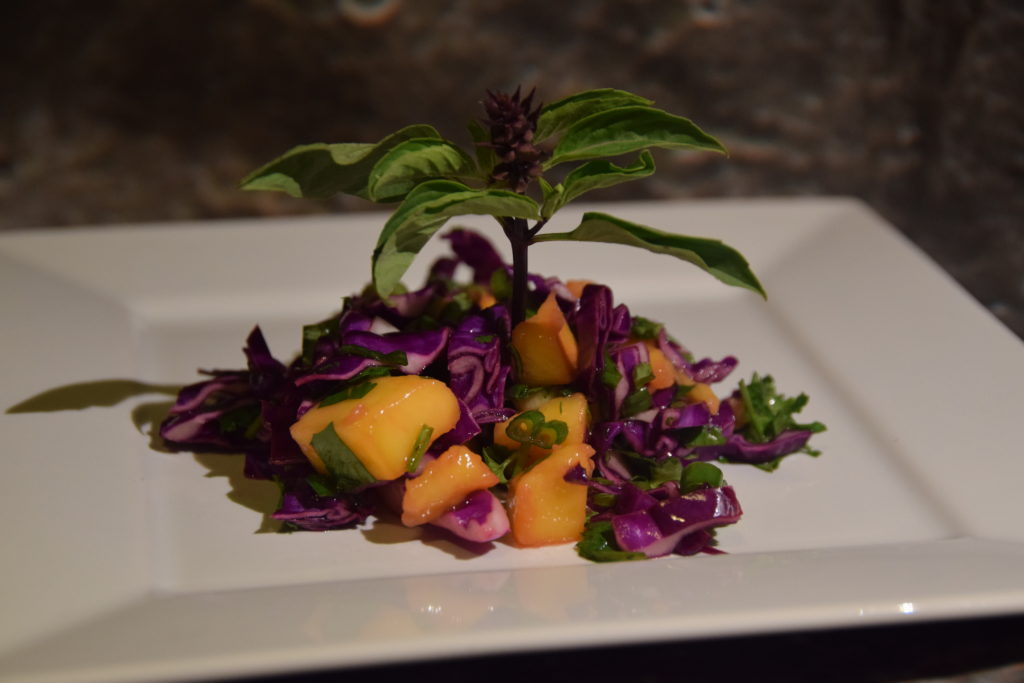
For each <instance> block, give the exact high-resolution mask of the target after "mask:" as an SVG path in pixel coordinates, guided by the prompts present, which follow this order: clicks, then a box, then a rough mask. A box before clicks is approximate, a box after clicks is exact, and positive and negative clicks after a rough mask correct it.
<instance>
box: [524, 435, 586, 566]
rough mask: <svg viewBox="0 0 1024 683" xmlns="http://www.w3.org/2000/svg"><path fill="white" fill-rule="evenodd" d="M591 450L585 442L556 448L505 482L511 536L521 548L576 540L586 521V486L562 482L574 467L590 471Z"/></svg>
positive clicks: (581, 532)
mask: <svg viewBox="0 0 1024 683" xmlns="http://www.w3.org/2000/svg"><path fill="white" fill-rule="evenodd" d="M593 457H594V449H593V448H591V447H590V446H589V445H587V444H585V443H576V444H568V445H565V446H560V447H558V448H556V449H555V450H554V451H552V452H551V455H549V456H547V457H546V458H544V459H543V460H541V461H540V462H538V463H537V464H536V465H534V466H533V467H531V468H530V469H528V470H526V471H525V472H523V473H522V474H520V475H519V476H517V477H514V478H513V479H512V480H511V481H510V482H509V512H510V515H509V516H510V521H511V523H512V537H513V538H514V539H515V541H516V543H517V544H518V545H520V546H524V547H537V546H545V545H557V544H559V543H572V542H575V541H578V540H579V539H580V536H581V535H582V534H583V526H584V524H585V523H586V521H587V488H588V487H587V486H585V485H583V484H575V483H571V482H568V481H566V480H565V475H566V474H567V473H568V472H569V471H570V470H572V469H573V468H574V467H576V466H577V465H580V466H581V467H583V469H584V470H585V471H586V473H587V475H590V473H591V472H593V470H594V464H593V461H592V458H593Z"/></svg>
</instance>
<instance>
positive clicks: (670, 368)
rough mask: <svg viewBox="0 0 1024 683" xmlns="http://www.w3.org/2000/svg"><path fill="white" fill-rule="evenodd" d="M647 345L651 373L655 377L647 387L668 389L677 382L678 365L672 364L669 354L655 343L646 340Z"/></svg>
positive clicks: (654, 389) (655, 389) (656, 389)
mask: <svg viewBox="0 0 1024 683" xmlns="http://www.w3.org/2000/svg"><path fill="white" fill-rule="evenodd" d="M646 346H647V356H648V362H649V363H650V365H651V373H652V374H653V375H654V379H652V380H651V381H650V383H649V384H648V385H647V388H648V389H650V390H651V391H658V390H660V389H668V388H669V387H670V386H672V385H673V384H675V383H676V366H674V365H672V361H670V360H669V359H668V356H666V355H665V353H664V352H663V351H662V350H661V349H659V348H658V347H657V346H656V345H655V344H652V343H651V342H646Z"/></svg>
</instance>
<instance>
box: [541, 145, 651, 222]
mask: <svg viewBox="0 0 1024 683" xmlns="http://www.w3.org/2000/svg"><path fill="white" fill-rule="evenodd" d="M652 173H654V157H652V156H651V153H650V152H648V151H647V150H644V151H643V152H641V153H640V156H639V157H637V160H636V162H635V163H633V164H632V165H630V166H616V165H615V164H613V163H612V162H610V161H605V160H604V159H601V160H595V161H588V162H587V163H585V164H582V165H580V166H578V167H576V168H574V169H573V170H572V171H570V172H569V174H568V175H567V176H566V177H565V180H563V181H562V183H561V184H560V185H558V187H559V188H561V191H560V192H558V194H557V195H556V196H551V197H547V196H545V198H544V209H543V211H542V213H544V215H545V216H550V215H551V214H553V213H554V212H555V211H558V210H559V209H560V208H562V207H563V206H565V205H566V204H568V203H569V202H571V201H572V200H574V199H576V198H577V197H579V196H580V195H581V194H584V193H585V192H590V191H591V190H597V189H600V188H603V187H611V186H612V185H618V184H619V183H625V182H629V181H630V180H639V179H640V178H646V177H647V176H649V175H651V174H652Z"/></svg>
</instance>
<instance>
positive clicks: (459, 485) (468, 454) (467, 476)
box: [402, 446, 498, 526]
mask: <svg viewBox="0 0 1024 683" xmlns="http://www.w3.org/2000/svg"><path fill="white" fill-rule="evenodd" d="M497 483H498V475H496V474H495V473H494V472H492V471H491V468H490V467H488V466H487V464H486V463H484V461H483V459H482V458H481V457H480V456H479V455H477V454H476V453H474V452H473V451H471V450H469V449H468V448H466V447H465V446H452V447H451V448H449V449H448V450H446V451H445V452H444V453H442V454H441V455H440V456H438V457H437V458H436V459H435V460H433V461H431V462H429V463H427V466H426V467H424V468H423V472H422V473H420V475H419V476H418V477H415V478H413V479H410V480H409V481H407V482H406V483H405V495H404V496H403V497H402V524H405V525H406V526H418V525H420V524H426V523H427V522H432V521H433V520H435V519H437V518H438V517H440V516H441V515H443V514H444V513H446V512H448V511H449V510H451V509H452V508H453V507H455V506H456V505H458V504H459V503H461V502H462V501H463V500H465V499H466V496H468V495H469V494H471V493H473V492H474V491H479V490H481V489H489V488H491V487H492V486H494V485H495V484H497Z"/></svg>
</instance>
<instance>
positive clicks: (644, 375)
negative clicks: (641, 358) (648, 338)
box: [633, 363, 654, 388]
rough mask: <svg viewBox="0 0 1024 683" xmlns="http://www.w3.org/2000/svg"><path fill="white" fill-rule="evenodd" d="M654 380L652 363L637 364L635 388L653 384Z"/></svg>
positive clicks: (634, 374) (634, 373)
mask: <svg viewBox="0 0 1024 683" xmlns="http://www.w3.org/2000/svg"><path fill="white" fill-rule="evenodd" d="M653 379H654V371H653V370H652V369H651V364H650V363H637V364H636V367H634V368H633V386H635V387H637V388H639V387H642V386H646V385H648V384H650V383H651V380H653Z"/></svg>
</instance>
